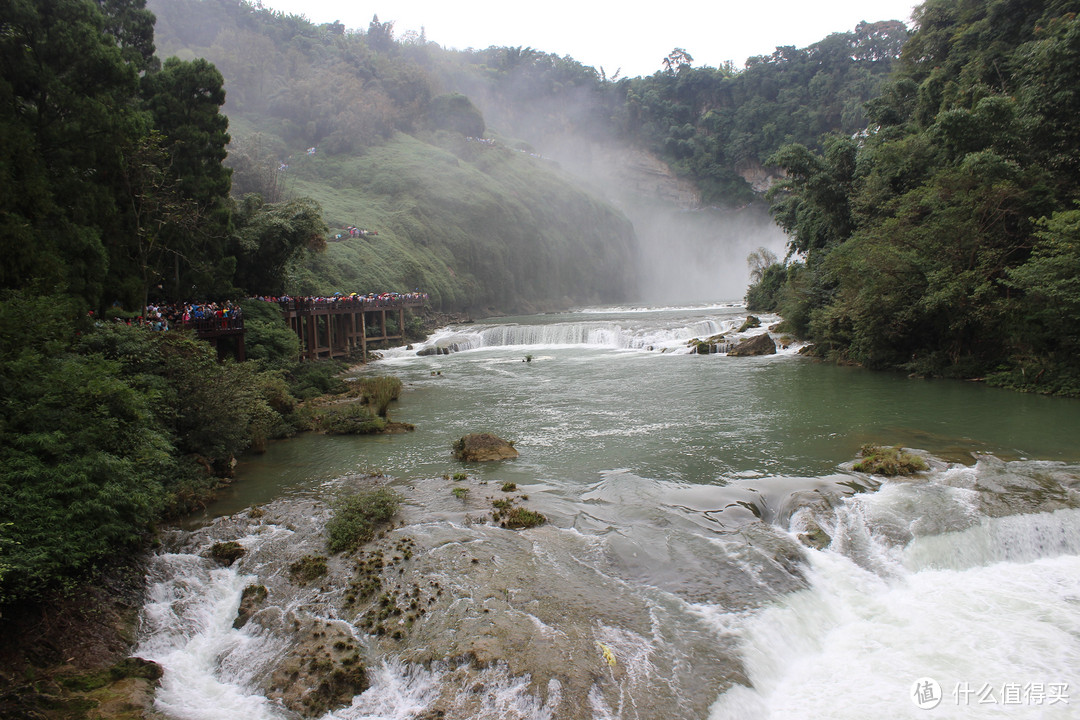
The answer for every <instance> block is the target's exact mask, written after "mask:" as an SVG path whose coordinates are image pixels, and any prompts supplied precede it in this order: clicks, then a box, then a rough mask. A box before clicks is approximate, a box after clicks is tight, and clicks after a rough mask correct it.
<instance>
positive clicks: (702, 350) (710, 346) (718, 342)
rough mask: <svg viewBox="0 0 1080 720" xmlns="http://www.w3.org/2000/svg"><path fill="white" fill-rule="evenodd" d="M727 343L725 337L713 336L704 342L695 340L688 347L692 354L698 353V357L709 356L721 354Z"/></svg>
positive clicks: (688, 343)
mask: <svg viewBox="0 0 1080 720" xmlns="http://www.w3.org/2000/svg"><path fill="white" fill-rule="evenodd" d="M726 342H727V341H726V340H725V339H724V336H723V335H712V336H710V337H707V338H705V339H704V340H700V339H698V338H694V339H693V340H690V341H689V342H687V343H686V345H687V347H689V348H690V352H691V354H693V353H697V354H698V355H709V354H712V353H718V352H721V348H723V346H724V345H725V344H726Z"/></svg>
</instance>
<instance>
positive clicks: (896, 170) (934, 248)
mask: <svg viewBox="0 0 1080 720" xmlns="http://www.w3.org/2000/svg"><path fill="white" fill-rule="evenodd" d="M1078 10H1080V4H1078V3H1076V2H1064V1H1062V0H1051V1H1043V2H1016V1H1015V0H992V1H991V2H983V3H958V2H954V1H952V0H928V2H926V3H925V4H923V5H922V6H920V7H919V9H918V11H917V13H916V16H915V17H916V23H917V29H916V32H915V34H914V35H913V36H912V37H911V39H910V40H909V41H908V44H907V45H906V47H905V48H904V51H903V55H902V60H901V65H900V68H899V70H898V72H897V74H896V75H895V76H894V78H893V80H892V81H891V82H890V84H889V85H888V86H887V87H886V88H885V89H884V91H883V93H882V94H881V96H880V97H879V98H877V99H875V100H874V101H872V102H871V103H870V104H869V105H868V106H867V112H868V115H869V118H870V120H871V123H872V124H871V130H870V132H869V133H867V134H866V135H865V136H857V137H847V136H833V137H832V138H831V139H829V140H828V141H827V143H826V145H825V149H824V152H821V153H818V152H814V151H812V150H810V149H808V148H806V147H804V146H801V145H792V146H788V147H785V148H783V149H782V150H781V151H780V152H779V153H777V155H776V156H775V157H774V162H776V163H777V164H779V165H780V166H782V167H783V168H784V169H785V170H786V172H787V173H788V179H787V181H786V182H785V183H784V184H783V185H782V187H779V188H777V189H776V190H775V191H774V192H775V194H774V202H775V204H774V213H775V216H776V218H777V220H778V221H779V222H780V224H781V225H782V226H783V227H784V228H785V229H786V230H787V231H788V232H789V233H790V236H791V246H790V247H791V250H792V252H793V253H794V257H793V260H794V262H792V263H791V264H790V265H788V266H786V267H784V266H781V265H776V266H773V267H771V268H766V269H764V270H763V274H762V282H761V283H760V284H759V285H758V286H757V287H755V288H752V292H751V297H753V298H754V299H755V301H756V302H757V304H758V305H759V306H760V307H761V309H766V308H778V309H779V310H780V312H782V313H783V314H784V316H785V317H786V318H787V320H788V322H789V323H790V324H791V326H792V329H794V330H795V331H797V332H798V333H800V334H802V335H805V336H807V337H810V338H812V339H813V340H814V341H815V342H816V343H817V344H818V348H819V350H820V351H821V352H822V353H823V354H827V355H830V356H834V357H838V358H841V359H848V360H852V361H855V362H859V363H863V364H866V365H868V366H871V367H886V368H902V369H905V370H908V371H911V372H917V373H925V374H935V375H937V374H944V375H955V376H961V377H981V376H986V377H988V378H989V379H991V380H992V381H994V382H998V383H1003V384H1009V385H1015V386H1018V387H1022V388H1027V389H1033V390H1039V391H1045V392H1059V393H1065V394H1074V395H1075V394H1080V361H1078V353H1077V351H1078V350H1080V347H1078V342H1080V285H1078V283H1080V280H1078V276H1080V275H1078V272H1080V211H1078V210H1077V207H1076V201H1077V198H1078V191H1080V160H1078V157H1080V156H1078V154H1077V148H1078V147H1080V130H1078V128H1080V124H1078V121H1077V111H1078V110H1080V94H1078V90H1077V88H1078V87H1080V85H1078V83H1077V80H1078V76H1077V73H1078V68H1080V20H1078V19H1077V15H1076V12H1077V11H1078Z"/></svg>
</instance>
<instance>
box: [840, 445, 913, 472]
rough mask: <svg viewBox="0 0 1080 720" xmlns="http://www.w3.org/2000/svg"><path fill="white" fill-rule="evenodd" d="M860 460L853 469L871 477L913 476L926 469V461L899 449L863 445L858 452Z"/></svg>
mask: <svg viewBox="0 0 1080 720" xmlns="http://www.w3.org/2000/svg"><path fill="white" fill-rule="evenodd" d="M859 454H860V455H861V456H862V459H861V460H859V461H858V462H857V463H855V465H854V466H853V468H854V469H855V470H857V471H858V472H864V473H870V474H871V475H885V476H887V477H893V476H897V475H913V474H915V473H917V472H923V471H924V470H926V469H927V468H928V466H927V464H926V461H925V460H923V459H922V458H921V457H919V456H918V455H913V454H911V453H909V452H905V451H903V450H902V449H901V448H900V447H881V446H879V445H870V444H868V445H863V447H862V450H861V451H860V452H859Z"/></svg>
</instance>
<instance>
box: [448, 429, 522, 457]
mask: <svg viewBox="0 0 1080 720" xmlns="http://www.w3.org/2000/svg"><path fill="white" fill-rule="evenodd" d="M517 456H518V451H517V450H515V449H514V445H513V443H509V442H507V441H506V440H503V439H502V438H500V437H498V436H496V435H492V434H491V433H473V434H471V435H466V436H464V437H462V438H461V439H460V440H458V441H457V442H456V443H454V457H455V458H457V459H458V460H462V461H465V462H484V461H487V460H506V459H508V458H516V457H517Z"/></svg>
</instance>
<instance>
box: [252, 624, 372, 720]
mask: <svg viewBox="0 0 1080 720" xmlns="http://www.w3.org/2000/svg"><path fill="white" fill-rule="evenodd" d="M367 688H368V682H367V675H366V673H365V671H364V665H363V663H362V662H361V659H360V654H359V648H358V646H357V645H356V641H355V640H354V638H353V637H352V635H351V634H350V633H348V632H347V631H345V630H344V629H343V628H342V627H341V626H339V625H337V624H336V623H330V622H326V621H321V620H313V621H310V622H308V623H306V624H305V625H304V626H303V627H302V628H301V629H299V630H298V632H297V633H296V636H295V642H294V644H293V646H292V647H291V648H290V654H289V657H288V659H287V660H286V661H285V662H284V663H282V664H281V665H280V666H279V667H278V668H277V670H276V671H275V672H274V674H273V676H272V677H271V678H270V687H269V690H268V692H267V697H269V698H270V699H271V700H277V701H279V702H281V704H282V705H284V706H285V707H287V708H288V709H290V710H292V711H293V712H296V713H298V714H300V715H301V716H303V717H321V716H322V715H325V714H326V713H327V712H329V711H332V710H336V709H338V708H341V707H345V706H347V705H349V704H350V703H351V702H352V699H353V697H354V696H356V695H359V694H360V693H362V692H364V691H365V690H367Z"/></svg>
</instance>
